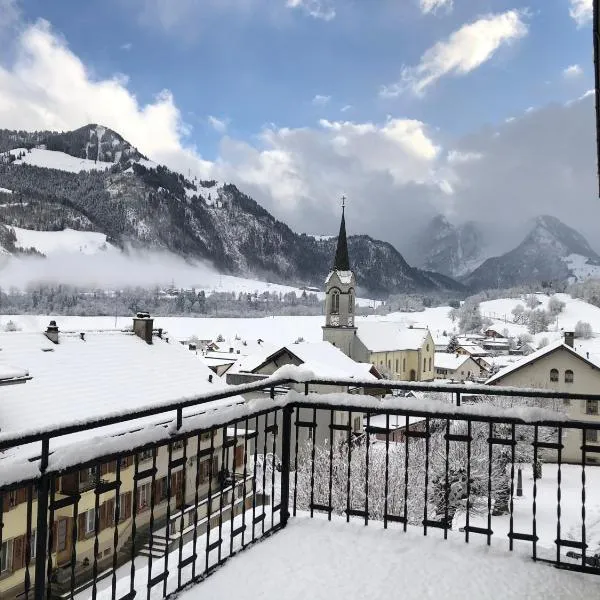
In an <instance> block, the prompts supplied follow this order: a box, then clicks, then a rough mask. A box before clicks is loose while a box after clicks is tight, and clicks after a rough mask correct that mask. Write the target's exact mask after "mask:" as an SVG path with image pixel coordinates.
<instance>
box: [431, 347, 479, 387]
mask: <svg viewBox="0 0 600 600" xmlns="http://www.w3.org/2000/svg"><path fill="white" fill-rule="evenodd" d="M481 375H482V369H481V366H480V365H479V364H478V363H477V362H476V361H475V359H474V358H473V357H471V356H468V355H465V354H460V353H458V352H457V353H450V352H436V353H435V378H436V379H449V380H450V381H464V380H465V379H476V378H479V377H481Z"/></svg>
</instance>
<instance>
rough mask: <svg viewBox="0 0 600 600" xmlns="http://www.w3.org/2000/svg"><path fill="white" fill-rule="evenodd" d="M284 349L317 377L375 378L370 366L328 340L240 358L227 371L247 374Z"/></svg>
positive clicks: (289, 345) (293, 345) (284, 347)
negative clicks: (357, 360) (359, 361)
mask: <svg viewBox="0 0 600 600" xmlns="http://www.w3.org/2000/svg"><path fill="white" fill-rule="evenodd" d="M286 350H287V352H289V353H291V354H293V355H294V356H296V357H297V358H298V359H299V360H300V361H301V362H302V366H303V368H306V369H307V370H309V371H311V372H312V373H314V374H315V376H317V377H356V378H360V379H364V378H367V379H373V380H376V377H375V376H374V375H371V374H370V373H369V371H370V369H371V368H372V366H371V365H369V364H366V363H358V362H356V361H354V360H352V359H351V358H349V357H348V356H346V355H345V354H344V353H343V352H342V351H341V350H340V349H339V348H336V347H335V346H334V345H333V344H331V343H330V342H299V343H297V344H288V345H287V346H282V347H281V348H279V349H278V350H276V351H275V352H271V353H269V354H262V355H254V356H249V357H247V358H246V359H242V360H241V361H239V362H238V363H236V364H235V365H234V366H233V367H232V368H231V370H230V371H229V372H230V373H251V372H253V371H256V370H257V369H259V368H260V367H262V366H263V365H264V364H266V363H268V362H269V361H270V360H271V358H272V357H274V356H275V355H278V354H280V353H282V352H284V351H286Z"/></svg>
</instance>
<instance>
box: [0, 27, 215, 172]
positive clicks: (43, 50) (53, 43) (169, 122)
mask: <svg viewBox="0 0 600 600" xmlns="http://www.w3.org/2000/svg"><path fill="white" fill-rule="evenodd" d="M11 54H14V60H12V61H11V62H10V64H2V65H0V127H5V128H9V129H29V130H33V129H52V130H69V129H74V128H77V127H81V126H82V125H85V124H87V123H102V124H104V125H106V126H108V127H110V128H112V129H114V130H116V131H118V132H119V133H120V134H122V135H123V136H124V137H125V138H126V139H127V140H129V141H130V142H131V143H133V144H134V145H135V146H137V147H138V148H139V149H140V151H141V152H142V153H144V154H146V155H149V156H152V157H153V159H154V160H156V161H158V162H162V163H164V164H167V165H169V166H171V167H174V168H179V169H180V170H182V171H184V172H187V170H188V169H192V170H194V171H195V172H199V173H202V172H204V173H205V174H206V173H207V170H208V169H209V168H210V164H209V163H207V162H206V161H203V160H202V159H201V157H200V156H199V155H198V153H197V152H196V150H195V148H194V147H193V145H191V144H189V143H188V142H187V140H188V139H189V136H188V134H189V131H190V130H189V126H188V125H187V124H186V123H185V122H184V121H183V119H182V117H181V113H180V111H179V109H178V108H177V106H176V105H175V102H174V99H173V96H172V94H171V93H170V92H169V91H168V90H163V91H161V92H159V93H158V94H157V95H156V96H155V98H154V100H153V101H151V102H149V103H148V104H144V105H141V104H140V103H139V102H138V100H137V99H136V97H135V95H134V94H133V93H132V92H130V91H129V89H128V88H127V78H126V77H125V76H123V75H119V74H117V75H114V76H113V77H111V78H108V79H101V80H97V79H94V78H93V77H92V75H91V74H90V73H89V71H88V70H87V69H86V68H85V66H84V64H83V63H82V62H81V60H80V59H79V58H78V57H77V56H75V55H74V54H73V53H72V52H71V50H69V48H68V47H67V44H66V42H65V41H64V40H63V39H62V38H61V37H59V36H58V35H56V34H55V33H54V32H53V30H52V28H51V27H50V25H49V23H47V22H46V21H38V22H37V23H35V24H33V25H29V26H26V27H24V28H23V30H22V32H21V33H20V34H19V36H18V37H17V39H16V40H15V43H14V47H13V48H12V52H11Z"/></svg>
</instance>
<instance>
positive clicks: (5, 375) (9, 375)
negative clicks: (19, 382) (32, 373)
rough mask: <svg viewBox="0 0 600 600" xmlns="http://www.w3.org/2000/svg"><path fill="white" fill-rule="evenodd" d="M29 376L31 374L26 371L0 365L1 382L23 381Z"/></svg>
mask: <svg viewBox="0 0 600 600" xmlns="http://www.w3.org/2000/svg"><path fill="white" fill-rule="evenodd" d="M28 375H29V373H28V372H27V371H26V370H25V369H20V368H19V367H13V366H12V365H7V364H3V363H0V381H6V380H8V379H22V378H23V377H27V376H28Z"/></svg>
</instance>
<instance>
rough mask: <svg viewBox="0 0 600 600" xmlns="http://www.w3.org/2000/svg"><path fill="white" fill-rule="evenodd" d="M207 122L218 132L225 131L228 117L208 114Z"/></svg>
mask: <svg viewBox="0 0 600 600" xmlns="http://www.w3.org/2000/svg"><path fill="white" fill-rule="evenodd" d="M208 122H209V124H210V125H211V127H212V128H213V129H214V130H215V131H217V132H219V133H225V131H227V127H228V126H229V119H218V118H217V117H213V116H212V115H209V117H208Z"/></svg>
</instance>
